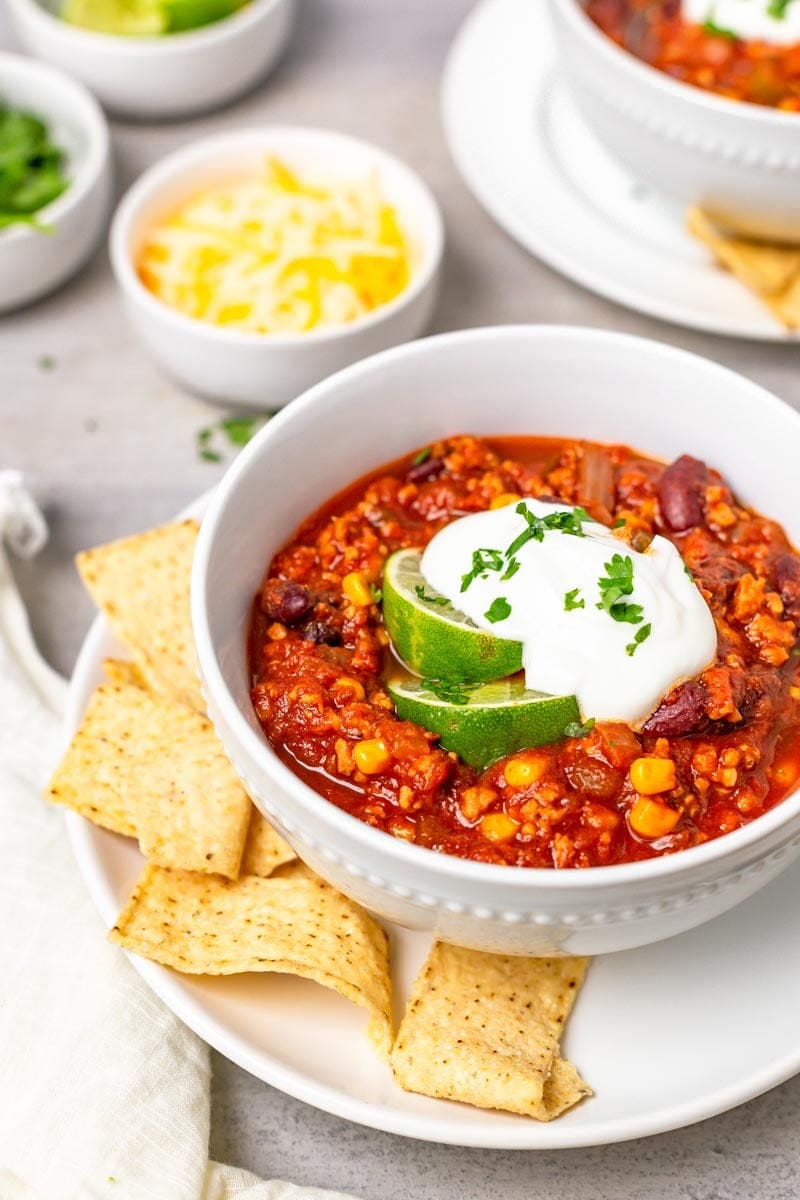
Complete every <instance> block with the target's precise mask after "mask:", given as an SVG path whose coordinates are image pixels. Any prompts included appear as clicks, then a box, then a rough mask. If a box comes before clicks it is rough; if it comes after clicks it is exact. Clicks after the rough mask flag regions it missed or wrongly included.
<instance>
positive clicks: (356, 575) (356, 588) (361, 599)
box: [342, 571, 372, 608]
mask: <svg viewBox="0 0 800 1200" xmlns="http://www.w3.org/2000/svg"><path fill="white" fill-rule="evenodd" d="M342 591H343V592H344V594H345V596H346V597H347V599H348V600H349V601H350V603H351V604H355V606H356V608H366V606H367V605H368V604H372V592H371V591H370V590H369V584H368V583H367V581H366V579H365V578H364V576H363V575H362V574H361V572H360V571H351V572H350V574H349V575H345V577H344V579H343V580H342Z"/></svg>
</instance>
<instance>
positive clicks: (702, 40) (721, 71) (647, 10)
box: [585, 0, 800, 112]
mask: <svg viewBox="0 0 800 1200" xmlns="http://www.w3.org/2000/svg"><path fill="white" fill-rule="evenodd" d="M585 8H586V12H587V13H588V15H589V16H590V17H591V19H592V20H593V21H594V22H595V24H596V25H599V27H600V28H601V29H602V30H603V32H604V33H606V34H608V36H609V37H610V38H612V39H613V40H614V41H615V42H617V43H618V45H620V46H622V47H624V49H626V50H628V51H629V52H630V53H631V54H634V55H636V57H637V58H640V59H642V61H643V62H646V63H649V64H650V66H651V67H655V68H656V69H657V70H659V71H663V72H664V74H665V75H671V76H672V78H673V79H678V80H680V81H681V82H682V83H689V84H692V85H693V86H694V87H699V88H703V89H704V90H705V91H709V92H716V93H718V94H719V95H720V96H727V97H728V98H729V99H731V100H745V101H747V102H748V103H750V104H761V105H765V106H766V107H768V108H779V109H783V110H784V111H786V112H797V111H799V110H800V43H798V44H792V45H788V46H787V45H774V44H772V43H770V42H760V41H745V40H743V39H741V38H738V37H736V36H734V35H733V31H730V30H720V29H717V28H716V27H715V26H714V25H713V23H712V24H706V25H693V24H691V23H689V22H688V21H684V19H683V17H682V16H681V5H680V0H586V3H585Z"/></svg>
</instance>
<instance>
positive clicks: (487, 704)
mask: <svg viewBox="0 0 800 1200" xmlns="http://www.w3.org/2000/svg"><path fill="white" fill-rule="evenodd" d="M386 686H387V689H388V691H389V695H390V696H391V697H392V700H394V705H395V708H396V710H397V715H398V716H399V717H400V718H401V719H402V720H404V721H413V722H414V724H415V725H421V726H422V727H423V729H429V730H430V731H431V733H438V734H439V741H440V744H441V745H442V746H443V747H444V749H445V750H453V751H455V753H456V754H457V755H458V756H459V758H460V759H462V761H463V762H465V763H467V765H468V766H470V767H475V768H476V770H478V771H483V770H485V768H486V767H488V766H489V765H490V764H491V763H493V762H496V761H497V759H498V758H504V757H505V756H506V755H507V754H514V753H515V751H517V750H525V749H527V748H528V747H530V746H544V745H547V744H548V743H549V742H557V741H559V740H560V739H561V738H562V737H564V729H565V728H566V726H567V725H570V724H572V723H573V722H580V712H579V710H578V703H577V701H576V699H575V697H574V696H546V695H544V694H543V693H542V692H532V691H529V690H528V689H527V688H526V687H525V685H524V683H522V682H521V681H520V680H517V679H501V680H498V681H496V682H494V683H484V684H480V685H479V686H478V687H475V686H473V685H470V684H466V685H465V684H458V683H454V682H451V683H444V682H441V683H439V682H435V681H432V680H431V681H428V680H421V679H410V678H406V677H402V678H401V677H399V676H398V677H396V678H394V679H390V680H389V681H388V683H387V685H386ZM432 688H433V689H435V690H431V689H432ZM437 693H438V695H437Z"/></svg>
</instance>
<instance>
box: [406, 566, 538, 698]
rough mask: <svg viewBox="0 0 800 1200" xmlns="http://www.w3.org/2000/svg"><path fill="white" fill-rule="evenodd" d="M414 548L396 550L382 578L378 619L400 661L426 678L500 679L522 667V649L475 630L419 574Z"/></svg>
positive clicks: (468, 620) (513, 643)
mask: <svg viewBox="0 0 800 1200" xmlns="http://www.w3.org/2000/svg"><path fill="white" fill-rule="evenodd" d="M420 558H421V555H420V552H419V550H398V551H397V553H396V554H393V555H392V556H391V558H389V559H388V560H387V562H386V569H385V571H384V575H383V620H384V624H385V625H386V629H387V632H388V634H389V637H390V638H391V639H392V642H393V644H394V648H395V650H396V651H397V653H398V655H399V656H400V658H402V660H403V662H404V663H406V665H407V666H409V667H411V670H412V671H416V672H417V674H419V675H423V676H427V677H428V678H432V679H440V678H442V679H455V678H458V679H471V680H475V681H476V682H483V681H484V680H491V679H503V678H504V677H505V676H506V675H513V674H515V673H516V672H517V671H519V670H521V668H522V646H521V644H520V643H519V642H513V641H510V640H509V639H508V638H500V637H497V636H495V634H493V633H487V632H485V631H484V630H483V629H478V627H477V626H476V625H474V624H473V623H472V621H470V619H469V617H466V616H465V615H464V614H463V613H461V612H459V611H458V610H457V609H455V608H453V606H452V604H451V603H450V602H449V600H446V599H445V598H444V596H441V595H440V594H439V593H438V592H435V591H434V590H433V588H431V587H429V586H428V584H427V583H426V582H425V580H424V579H423V578H422V575H421V574H420V569H419V564H420Z"/></svg>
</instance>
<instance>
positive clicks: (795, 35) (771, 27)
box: [681, 0, 800, 45]
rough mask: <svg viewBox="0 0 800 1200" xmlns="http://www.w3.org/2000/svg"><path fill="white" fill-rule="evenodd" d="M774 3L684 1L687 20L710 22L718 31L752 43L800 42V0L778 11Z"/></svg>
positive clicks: (791, 0)
mask: <svg viewBox="0 0 800 1200" xmlns="http://www.w3.org/2000/svg"><path fill="white" fill-rule="evenodd" d="M770 10H772V12H775V11H776V9H775V8H774V7H773V3H772V0H682V6H681V13H682V16H683V19H684V20H685V21H689V22H690V23H691V24H693V25H704V24H705V23H706V21H711V22H712V23H713V24H714V25H716V26H717V28H719V29H727V30H730V32H731V33H735V34H736V35H737V37H740V38H743V39H745V40H746V41H751V42H773V43H774V44H775V45H791V43H792V42H800V0H789V2H788V3H787V4H786V5H785V6H783V7H782V8H781V9H780V10H779V11H781V12H782V16H777V15H772V12H771V11H770Z"/></svg>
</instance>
